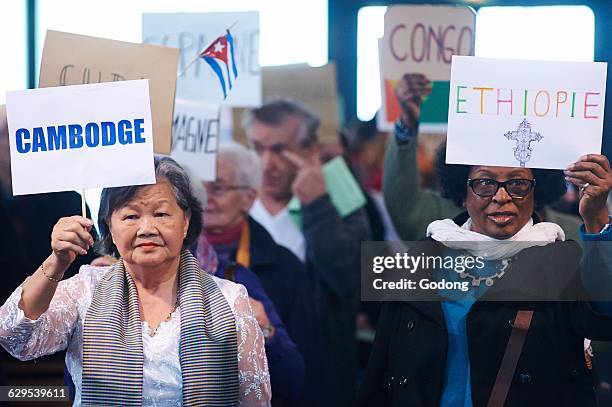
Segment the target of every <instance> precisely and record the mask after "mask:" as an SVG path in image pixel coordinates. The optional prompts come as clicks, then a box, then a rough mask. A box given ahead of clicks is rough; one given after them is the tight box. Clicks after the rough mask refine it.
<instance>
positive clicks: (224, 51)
mask: <svg viewBox="0 0 612 407" xmlns="http://www.w3.org/2000/svg"><path fill="white" fill-rule="evenodd" d="M199 57H200V58H203V59H204V61H206V62H207V63H208V65H210V67H211V68H212V70H213V71H214V72H215V73H216V74H217V77H218V78H219V82H220V84H221V90H222V91H223V99H227V91H228V88H229V89H231V88H232V74H233V76H234V80H235V79H236V78H237V77H238V70H237V69H236V60H235V59H234V39H233V38H232V35H231V34H230V31H229V30H227V31H226V32H225V34H224V35H222V36H220V37H219V38H217V39H216V40H214V41H213V43H212V44H210V45H209V46H208V48H206V49H205V50H204V51H202V52H200V55H199ZM230 60H231V61H230ZM219 61H220V62H222V63H223V65H225V72H224V70H223V68H221V65H220V64H219ZM230 64H231V73H230ZM226 78H227V81H226Z"/></svg>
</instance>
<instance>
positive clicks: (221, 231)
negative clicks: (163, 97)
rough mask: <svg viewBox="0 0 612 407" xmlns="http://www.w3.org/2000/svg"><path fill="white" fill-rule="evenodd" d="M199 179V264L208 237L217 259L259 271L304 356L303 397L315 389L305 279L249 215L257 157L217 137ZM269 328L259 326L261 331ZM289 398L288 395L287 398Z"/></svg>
mask: <svg viewBox="0 0 612 407" xmlns="http://www.w3.org/2000/svg"><path fill="white" fill-rule="evenodd" d="M203 184H204V188H205V189H206V192H207V197H208V203H207V206H206V211H205V212H204V230H203V232H202V234H201V235H200V238H199V239H198V248H197V257H198V260H199V262H200V265H204V264H207V263H209V258H210V256H211V254H210V251H207V250H206V248H207V247H208V242H210V244H212V246H213V247H214V249H215V251H216V254H217V255H218V256H219V258H220V259H221V260H222V262H224V263H236V264H237V265H238V267H239V268H240V267H247V268H249V269H251V270H252V271H253V272H254V273H255V274H256V275H257V277H259V279H260V280H261V283H262V285H263V288H264V289H265V292H266V294H267V295H268V296H269V297H270V299H271V300H272V303H273V304H274V307H275V308H276V310H277V311H278V314H279V316H280V318H281V320H282V322H283V323H284V324H285V326H286V327H287V331H288V333H289V336H290V337H291V339H292V340H293V341H294V342H295V343H296V344H297V346H298V348H299V350H300V353H301V354H302V356H303V358H304V362H305V364H306V387H305V388H304V390H303V392H301V394H300V395H299V396H298V397H297V398H298V399H303V398H304V397H306V399H308V398H309V397H311V396H312V394H313V393H314V392H315V391H316V389H312V386H309V383H312V382H313V377H314V376H315V375H316V373H315V369H316V368H315V367H313V365H314V364H316V359H317V358H318V355H317V353H316V348H315V346H316V345H315V340H316V338H315V332H314V327H313V324H314V323H313V309H312V298H311V294H310V290H309V283H308V280H307V277H306V272H305V270H304V265H303V264H302V263H301V262H300V261H299V259H298V258H297V257H295V256H294V255H293V253H291V252H290V251H289V250H288V249H286V248H284V247H282V246H280V245H278V244H276V243H275V242H274V240H273V239H272V237H271V236H270V234H269V233H268V232H267V231H266V230H265V229H264V228H263V226H261V225H260V224H259V223H257V222H256V221H255V220H254V219H253V218H252V217H250V216H249V210H250V209H251V206H252V205H253V202H254V201H255V198H256V197H257V193H258V192H257V191H258V189H259V187H260V185H261V167H260V163H259V158H258V157H257V155H256V154H255V153H254V152H252V151H250V150H247V149H246V148H245V147H243V146H241V145H239V144H236V143H222V144H221V145H220V146H219V151H218V156H217V177H216V180H215V181H210V182H204V183H203ZM269 328H270V327H269V326H262V329H264V331H267V332H269ZM270 339H272V338H270ZM270 339H269V340H268V342H267V343H269V342H270ZM275 353H276V352H275ZM286 362H287V361H286ZM276 365H278V366H280V365H282V364H281V363H278V364H276ZM276 365H275V366H272V364H270V368H271V369H270V370H271V376H272V386H273V388H274V386H275V382H277V383H281V382H282V381H277V380H278V378H279V376H282V375H283V373H282V370H278V369H276V367H277V366H276ZM275 378H277V380H275ZM285 379H286V378H285ZM284 381H285V382H287V380H284ZM285 387H286V386H285ZM277 388H278V386H277ZM290 393H294V392H287V391H279V392H278V396H280V397H281V398H283V397H284V395H288V394H290ZM276 394H277V393H276V392H275V395H276ZM275 397H276V396H275ZM295 398H296V397H295V395H291V399H295ZM289 405H290V404H289Z"/></svg>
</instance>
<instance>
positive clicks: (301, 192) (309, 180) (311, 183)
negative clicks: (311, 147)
mask: <svg viewBox="0 0 612 407" xmlns="http://www.w3.org/2000/svg"><path fill="white" fill-rule="evenodd" d="M282 154H283V157H285V159H286V160H288V161H289V162H291V164H293V165H294V166H295V167H296V168H297V174H296V176H295V179H294V180H293V184H291V190H292V192H293V194H294V195H295V196H297V197H298V199H299V200H300V202H301V203H302V204H304V205H307V204H309V203H311V202H312V201H314V200H315V199H317V198H319V197H321V196H323V195H325V193H326V192H327V188H326V186H325V178H324V177H323V165H322V164H321V160H320V159H319V155H318V154H316V153H313V154H312V155H311V156H310V157H309V158H304V157H302V156H300V155H298V154H295V153H293V152H291V151H286V150H285V151H283V153H282Z"/></svg>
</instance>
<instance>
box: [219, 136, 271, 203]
mask: <svg viewBox="0 0 612 407" xmlns="http://www.w3.org/2000/svg"><path fill="white" fill-rule="evenodd" d="M217 154H218V155H217V160H220V161H221V160H222V161H223V162H226V163H228V164H229V165H230V166H231V167H232V168H233V169H234V174H235V179H234V185H238V186H247V187H250V188H253V189H254V190H256V191H258V190H259V188H260V187H261V164H260V161H259V157H258V156H257V154H256V153H255V152H254V151H252V150H249V149H247V148H246V147H244V146H243V145H241V144H238V143H236V142H233V141H231V142H222V143H221V144H220V145H219V150H218V153H217Z"/></svg>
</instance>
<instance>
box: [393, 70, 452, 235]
mask: <svg viewBox="0 0 612 407" xmlns="http://www.w3.org/2000/svg"><path fill="white" fill-rule="evenodd" d="M429 92H431V85H430V82H429V80H428V79H427V78H426V77H424V76H423V75H421V74H406V75H404V77H403V78H402V80H401V81H400V82H399V84H398V87H397V89H396V95H397V98H398V100H399V102H400V106H401V110H402V115H401V118H400V120H399V122H398V123H397V124H396V128H395V134H394V137H393V139H392V140H390V141H389V144H388V146H387V152H386V154H385V164H384V172H383V174H384V178H383V193H384V198H385V204H386V206H387V210H388V211H389V215H390V217H391V220H392V221H393V225H394V226H395V229H396V230H397V233H398V235H399V236H400V238H401V239H402V240H405V241H410V240H416V239H420V238H422V237H423V236H425V230H426V229H427V225H428V224H429V223H431V222H432V221H434V220H437V219H443V218H448V217H454V216H455V215H457V214H458V213H459V212H461V208H458V207H457V206H456V205H454V204H453V203H452V201H450V200H448V199H445V198H442V197H441V196H440V195H439V194H437V193H435V192H434V191H427V190H423V189H422V188H421V186H420V183H419V174H418V168H417V155H416V150H417V133H418V127H419V119H420V114H421V108H420V106H421V101H422V99H423V97H425V96H426V95H427V94H428V93H429Z"/></svg>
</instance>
